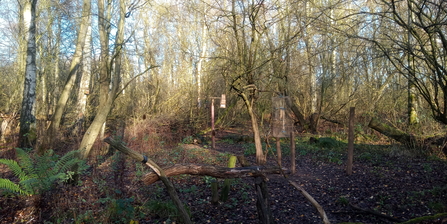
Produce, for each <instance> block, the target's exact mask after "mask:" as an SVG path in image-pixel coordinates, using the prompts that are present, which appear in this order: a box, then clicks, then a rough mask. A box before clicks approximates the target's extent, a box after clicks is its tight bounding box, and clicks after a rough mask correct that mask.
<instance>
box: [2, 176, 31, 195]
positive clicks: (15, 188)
mask: <svg viewBox="0 0 447 224" xmlns="http://www.w3.org/2000/svg"><path fill="white" fill-rule="evenodd" d="M0 188H1V189H6V190H8V191H12V192H14V193H19V194H23V195H30V192H28V191H26V190H23V189H22V188H21V187H20V185H18V184H16V183H14V182H12V181H10V180H8V179H3V178H0Z"/></svg>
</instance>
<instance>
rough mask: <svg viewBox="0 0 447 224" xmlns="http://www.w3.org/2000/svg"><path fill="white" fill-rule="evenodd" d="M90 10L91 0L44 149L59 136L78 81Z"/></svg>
mask: <svg viewBox="0 0 447 224" xmlns="http://www.w3.org/2000/svg"><path fill="white" fill-rule="evenodd" d="M90 9H91V0H84V2H83V8H82V20H81V24H80V28H79V34H78V38H77V41H76V49H75V53H74V55H73V59H72V60H71V63H70V69H69V75H68V79H67V81H66V83H65V86H64V89H63V90H62V93H61V95H60V97H59V100H58V101H57V105H56V110H55V112H54V115H53V117H52V119H51V124H50V127H49V129H48V131H49V132H48V134H47V136H46V138H47V139H48V143H49V145H46V144H44V147H48V146H50V147H51V139H54V136H57V135H56V133H57V132H58V131H59V126H60V123H61V119H62V115H63V113H64V111H65V106H66V105H67V101H68V98H69V97H70V94H71V90H72V88H73V85H74V83H75V81H76V71H77V69H78V67H79V64H80V63H81V59H82V50H83V48H84V45H85V40H86V37H87V30H88V27H89V22H90Z"/></svg>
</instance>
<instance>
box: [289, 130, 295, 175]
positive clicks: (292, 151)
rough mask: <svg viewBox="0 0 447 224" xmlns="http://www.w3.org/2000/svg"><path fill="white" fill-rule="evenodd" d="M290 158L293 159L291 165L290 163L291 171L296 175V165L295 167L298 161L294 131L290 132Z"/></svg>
mask: <svg viewBox="0 0 447 224" xmlns="http://www.w3.org/2000/svg"><path fill="white" fill-rule="evenodd" d="M290 157H291V160H292V161H291V163H290V166H292V167H290V171H291V172H292V174H294V173H295V172H296V168H295V167H296V165H295V161H296V156H295V133H294V132H293V130H292V131H290Z"/></svg>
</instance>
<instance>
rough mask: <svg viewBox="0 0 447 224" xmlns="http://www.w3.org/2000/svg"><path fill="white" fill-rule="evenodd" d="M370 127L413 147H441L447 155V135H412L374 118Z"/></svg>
mask: <svg viewBox="0 0 447 224" xmlns="http://www.w3.org/2000/svg"><path fill="white" fill-rule="evenodd" d="M368 127H370V128H372V129H374V130H376V131H378V132H380V133H381V134H383V135H385V136H387V137H390V138H392V139H394V140H396V141H398V142H400V143H402V144H403V145H405V146H407V147H411V148H420V149H423V150H429V149H431V148H433V146H435V147H434V148H439V149H441V150H442V152H443V153H444V154H445V155H447V137H446V136H434V137H429V138H423V137H420V136H415V135H411V134H408V133H405V132H404V131H401V130H399V129H397V128H395V127H392V126H390V125H387V124H384V123H382V122H380V121H379V120H377V119H376V118H372V119H371V121H370V122H369V124H368Z"/></svg>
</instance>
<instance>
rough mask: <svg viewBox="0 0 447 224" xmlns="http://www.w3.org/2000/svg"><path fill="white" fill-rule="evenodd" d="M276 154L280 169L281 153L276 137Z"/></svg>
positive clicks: (278, 140) (279, 142)
mask: <svg viewBox="0 0 447 224" xmlns="http://www.w3.org/2000/svg"><path fill="white" fill-rule="evenodd" d="M276 153H277V154H278V165H279V167H281V164H282V163H281V161H282V153H281V139H280V138H279V137H276Z"/></svg>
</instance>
